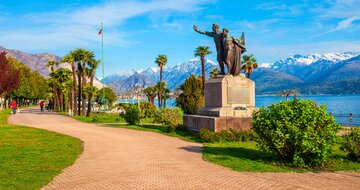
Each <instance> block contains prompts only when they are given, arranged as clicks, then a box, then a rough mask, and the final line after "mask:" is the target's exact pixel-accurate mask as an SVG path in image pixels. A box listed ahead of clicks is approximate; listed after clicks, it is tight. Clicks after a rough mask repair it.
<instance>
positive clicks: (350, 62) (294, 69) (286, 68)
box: [103, 52, 360, 94]
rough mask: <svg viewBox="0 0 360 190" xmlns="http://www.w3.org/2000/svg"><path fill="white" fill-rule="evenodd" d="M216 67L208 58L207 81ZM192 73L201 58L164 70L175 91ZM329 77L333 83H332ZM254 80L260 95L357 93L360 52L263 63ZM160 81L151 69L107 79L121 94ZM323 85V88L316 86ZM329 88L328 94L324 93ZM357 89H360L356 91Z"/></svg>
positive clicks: (206, 67)
mask: <svg viewBox="0 0 360 190" xmlns="http://www.w3.org/2000/svg"><path fill="white" fill-rule="evenodd" d="M213 68H218V64H217V63H215V62H213V61H211V60H209V59H206V63H205V73H206V75H207V76H206V77H207V78H209V74H210V71H211V70H212V69H213ZM337 71H339V72H340V71H341V75H339V74H337V73H338V72H337ZM190 74H195V75H201V63H200V61H199V60H198V59H191V60H189V61H187V62H185V63H181V64H178V65H176V66H173V67H165V68H164V69H163V81H165V82H166V83H167V84H168V88H170V89H175V88H177V87H179V86H180V85H181V84H182V83H183V82H184V81H185V79H186V78H187V77H188V76H189V75H190ZM330 75H331V76H330ZM328 78H331V79H333V80H331V81H329V80H327V79H328ZM252 79H253V80H255V82H256V91H257V94H269V93H270V94H274V93H276V92H277V91H279V90H283V89H290V88H295V87H298V88H301V89H303V90H304V91H306V93H337V92H339V93H340V92H344V93H352V92H354V93H355V92H357V90H358V91H359V92H358V93H360V53H359V52H344V53H325V54H316V53H314V54H311V55H305V56H303V55H294V56H291V57H289V58H286V59H282V60H279V61H276V62H274V63H262V64H259V68H258V69H255V70H254V72H253V74H252ZM347 79H349V80H347ZM350 79H351V81H350ZM158 80H159V68H156V67H150V68H147V69H142V70H137V71H135V70H133V71H128V72H120V73H117V74H114V75H110V76H108V77H105V79H104V80H103V81H104V82H105V83H106V84H108V85H109V86H110V87H112V88H114V89H115V90H116V91H117V92H123V91H126V90H128V89H130V88H131V87H133V86H135V85H136V84H140V85H142V86H143V87H145V86H150V85H154V84H156V82H157V81H158ZM329 82H331V85H334V84H336V82H341V84H347V83H349V84H351V85H350V86H351V89H352V90H350V91H346V90H344V89H343V88H341V87H339V88H337V89H338V90H337V92H334V91H332V88H331V87H329V85H330V83H329ZM319 83H321V84H322V86H321V85H320V86H316V85H318V84H319ZM325 86H326V90H327V91H324V89H325ZM337 86H340V85H337ZM353 86H358V87H354V88H353ZM344 88H346V87H344ZM349 89H350V87H349Z"/></svg>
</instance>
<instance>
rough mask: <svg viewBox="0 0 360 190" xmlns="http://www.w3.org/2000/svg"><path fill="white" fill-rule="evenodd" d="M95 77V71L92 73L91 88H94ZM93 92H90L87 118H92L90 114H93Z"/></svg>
mask: <svg viewBox="0 0 360 190" xmlns="http://www.w3.org/2000/svg"><path fill="white" fill-rule="evenodd" d="M94 75H95V70H93V71H91V77H90V86H91V87H92V86H93V83H94ZM92 93H93V92H90V94H89V97H88V109H87V112H86V116H87V117H90V113H91V106H92V104H91V103H92V101H91V100H92V97H93V94H92Z"/></svg>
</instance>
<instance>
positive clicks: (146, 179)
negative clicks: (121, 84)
mask: <svg viewBox="0 0 360 190" xmlns="http://www.w3.org/2000/svg"><path fill="white" fill-rule="evenodd" d="M9 123H11V124H16V125H26V126H31V127H35V128H40V129H46V130H49V131H55V132H58V133H62V134H66V135H69V136H73V137H76V138H78V139H80V140H82V141H83V146H84V152H83V153H82V154H81V156H80V157H79V158H78V159H77V160H76V162H75V164H74V165H72V166H70V167H68V168H66V169H65V170H64V171H63V172H62V173H61V174H59V175H58V176H56V177H55V178H54V180H53V181H52V182H51V183H49V184H48V185H47V186H45V187H44V189H221V190H223V189H347V190H349V189H360V172H319V173H251V172H236V171H232V170H230V169H228V168H224V167H221V166H217V165H215V164H212V163H209V162H207V161H204V160H203V159H202V148H203V147H202V144H199V143H190V142H186V141H183V140H180V139H178V138H173V137H168V136H164V135H161V134H157V133H152V132H144V131H136V130H128V129H117V128H107V127H98V126H96V125H93V124H86V123H81V122H78V121H76V120H74V119H71V118H69V117H66V116H61V115H56V114H54V113H48V112H39V111H38V110H35V109H28V110H22V112H21V113H20V114H16V115H12V116H10V117H9Z"/></svg>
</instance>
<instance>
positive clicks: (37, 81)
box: [8, 57, 48, 105]
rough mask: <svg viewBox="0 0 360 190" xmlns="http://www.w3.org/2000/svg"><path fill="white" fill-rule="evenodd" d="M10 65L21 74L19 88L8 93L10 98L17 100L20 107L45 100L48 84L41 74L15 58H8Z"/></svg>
mask: <svg viewBox="0 0 360 190" xmlns="http://www.w3.org/2000/svg"><path fill="white" fill-rule="evenodd" d="M8 61H9V64H10V65H11V67H12V68H13V69H14V70H17V71H19V72H20V82H19V86H18V87H17V88H16V89H15V90H12V91H11V92H10V93H8V97H9V98H13V99H16V100H17V102H18V104H19V105H23V104H25V103H28V102H30V100H31V101H37V100H39V99H45V97H46V95H47V94H46V90H47V86H48V85H47V82H46V79H45V78H44V77H42V76H41V75H40V74H39V72H37V71H34V72H32V71H31V69H30V67H28V66H26V65H25V64H24V63H22V62H20V61H18V60H16V59H15V58H12V57H9V58H8Z"/></svg>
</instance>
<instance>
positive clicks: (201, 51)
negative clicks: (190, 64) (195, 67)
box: [194, 46, 212, 93]
mask: <svg viewBox="0 0 360 190" xmlns="http://www.w3.org/2000/svg"><path fill="white" fill-rule="evenodd" d="M209 48H210V47H209V46H199V47H197V48H196V50H195V53H194V56H195V57H197V56H200V60H201V76H202V77H201V78H202V80H203V81H202V82H203V87H204V88H203V92H204V93H205V56H206V55H209V54H210V53H212V52H211V51H209Z"/></svg>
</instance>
